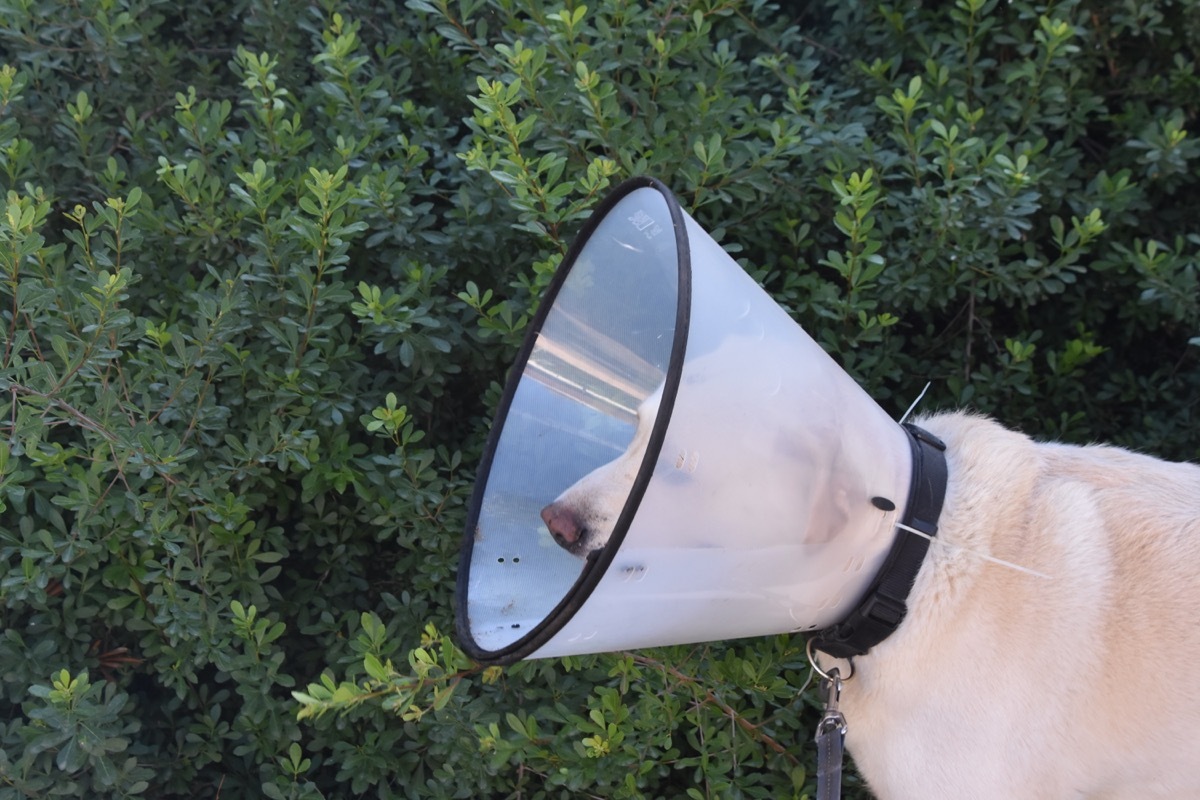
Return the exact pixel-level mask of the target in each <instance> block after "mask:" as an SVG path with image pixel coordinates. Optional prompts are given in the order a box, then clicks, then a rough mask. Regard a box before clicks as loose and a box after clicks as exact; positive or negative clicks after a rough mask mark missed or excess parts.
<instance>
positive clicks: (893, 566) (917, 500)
mask: <svg viewBox="0 0 1200 800" xmlns="http://www.w3.org/2000/svg"><path fill="white" fill-rule="evenodd" d="M903 427H904V431H905V433H907V434H908V440H909V445H910V446H911V447H912V481H911V483H910V485H909V490H908V503H907V505H906V506H905V511H904V518H903V520H901V524H902V526H903V527H901V528H898V529H897V533H896V539H895V541H894V542H893V543H892V548H891V550H890V551H889V552H888V554H887V557H886V558H885V559H884V561H883V566H882V567H880V569H879V572H878V573H876V575H875V579H874V580H873V581H872V582H871V584H870V586H868V587H867V591H866V593H865V594H864V595H863V598H862V600H861V601H859V603H858V605H857V606H855V607H854V609H853V610H852V611H851V612H850V613H849V614H848V615H847V616H846V617H845V618H844V619H843V620H842V621H841V622H838V623H835V624H833V625H830V626H829V627H827V628H825V629H824V630H820V631H817V632H815V633H814V634H812V639H813V647H814V648H816V649H817V650H820V651H821V652H823V653H827V654H829V655H831V656H833V657H835V658H850V657H852V656H860V655H863V654H865V653H866V652H867V651H868V650H870V649H871V648H872V647H874V646H875V645H877V644H879V643H880V642H882V641H883V640H884V639H886V638H887V637H888V636H890V635H891V634H892V633H893V632H894V631H895V630H896V628H898V627H899V626H900V623H901V622H902V621H903V620H904V616H905V614H907V613H908V603H907V601H908V595H909V592H911V591H912V587H913V583H914V582H915V581H916V578H917V572H919V571H920V569H921V564H922V562H923V561H924V560H925V554H926V552H927V551H928V550H929V541H930V538H932V537H933V536H936V535H937V522H938V517H939V516H940V515H941V512H942V501H943V500H944V499H945V497H946V480H947V470H946V456H945V449H946V445H945V444H944V443H943V442H942V441H941V440H940V439H938V438H937V437H936V436H934V435H933V434H931V433H929V432H927V431H925V430H923V429H921V428H918V427H917V426H915V425H913V424H911V423H908V424H905V425H904V426H903ZM876 502H877V504H878V503H889V502H890V501H888V500H886V499H883V498H876ZM906 529H907V530H906ZM910 531H911V532H910Z"/></svg>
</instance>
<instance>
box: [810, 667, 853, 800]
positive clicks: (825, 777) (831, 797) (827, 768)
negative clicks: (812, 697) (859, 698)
mask: <svg viewBox="0 0 1200 800" xmlns="http://www.w3.org/2000/svg"><path fill="white" fill-rule="evenodd" d="M821 691H822V693H824V695H825V715H824V716H823V717H821V722H820V723H819V724H818V725H817V736H816V740H817V797H816V800H838V798H840V797H841V796H842V753H843V749H844V747H843V746H844V744H845V741H846V717H845V716H843V715H842V712H841V711H839V710H838V700H839V699H840V698H841V695H842V677H841V674H840V673H839V672H838V670H837V669H836V668H834V669H831V670H829V674H828V675H826V676H825V677H823V678H822V679H821Z"/></svg>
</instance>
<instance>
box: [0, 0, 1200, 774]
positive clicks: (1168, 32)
mask: <svg viewBox="0 0 1200 800" xmlns="http://www.w3.org/2000/svg"><path fill="white" fill-rule="evenodd" d="M0 18H2V19H3V20H4V25H3V26H2V27H0V65H2V66H0V175H2V178H0V180H2V181H3V189H4V194H5V197H4V200H3V208H2V209H0V210H2V213H0V337H2V344H0V397H2V398H3V407H2V410H0V565H2V570H3V571H2V572H0V609H2V611H0V614H2V620H3V627H4V631H3V633H2V634H0V798H7V797H48V796H70V797H81V796H87V797H100V798H108V797H114V798H115V797H127V796H139V795H140V796H148V797H221V798H233V797H244V796H245V797H258V796H265V797H270V798H284V797H289V798H293V797H294V798H312V797H338V798H340V797H357V796H369V797H381V798H387V797H405V798H419V797H431V798H434V797H497V798H499V797H576V796H585V797H631V798H632V797H665V798H675V797H685V796H686V797H696V798H706V797H771V798H779V797H801V796H802V795H803V794H804V793H805V792H809V791H811V789H812V773H813V770H812V766H811V765H812V759H813V749H812V746H811V744H810V741H811V734H812V731H813V729H814V725H815V721H816V718H817V712H816V711H815V710H814V707H813V705H814V702H815V701H814V700H813V698H812V697H811V695H810V694H807V693H806V694H804V695H803V696H802V697H800V698H799V699H798V698H797V697H796V694H797V692H798V691H799V690H800V688H801V687H802V685H803V684H804V682H805V679H806V677H807V674H808V668H807V664H806V661H805V658H804V655H803V643H802V642H801V641H800V640H798V639H794V638H791V637H786V636H780V637H776V638H773V639H761V640H749V641H741V642H736V643H728V644H713V645H709V646H697V647H687V648H670V649H664V650H659V651H651V652H640V653H619V654H613V655H608V656H601V657H591V658H571V659H564V660H562V661H548V662H529V663H524V664H521V665H518V666H516V667H512V668H509V669H506V670H498V669H489V670H481V669H479V668H477V667H475V666H473V665H471V664H469V663H467V662H466V660H465V659H464V658H463V656H462V655H461V653H459V652H458V651H457V649H456V648H455V647H454V646H453V644H452V643H451V642H450V641H449V640H448V639H447V638H446V637H445V636H444V635H443V634H442V633H441V632H442V631H448V630H450V628H451V625H452V623H451V620H452V609H451V595H452V587H453V580H454V575H455V565H456V558H457V550H458V542H459V535H460V531H461V530H462V527H463V524H464V516H465V513H464V504H465V502H466V498H467V496H468V495H469V492H470V488H471V484H472V468H473V465H474V464H475V463H476V462H477V460H478V458H479V456H480V451H481V447H482V442H483V439H484V437H485V433H486V429H487V425H488V424H489V421H490V418H491V415H492V413H493V410H494V408H495V404H496V401H497V399H498V395H499V389H498V386H499V382H500V381H502V379H503V376H504V371H505V368H506V367H507V365H508V364H510V363H511V360H512V357H513V354H514V350H515V347H516V346H517V344H518V342H519V341H520V339H521V336H522V334H523V329H524V327H525V325H526V322H527V320H528V319H529V316H530V314H531V312H532V310H533V309H534V308H535V306H536V304H537V301H538V297H539V295H540V292H541V289H542V288H543V287H544V286H545V285H546V283H547V282H548V280H549V277H550V275H551V274H552V273H553V270H554V268H555V267H556V266H557V264H558V263H559V260H560V259H561V257H562V255H563V253H564V252H565V249H566V247H567V246H568V245H569V243H570V241H571V238H572V236H573V234H574V232H575V231H576V230H577V229H578V226H579V222H580V220H582V219H584V218H585V217H586V216H587V214H588V212H589V210H590V209H591V208H592V207H593V206H594V204H595V203H596V202H597V200H598V199H599V198H600V197H601V196H603V194H604V192H605V191H606V189H607V188H608V187H609V186H610V185H612V184H613V183H615V182H616V181H617V180H619V179H621V178H623V177H626V176H629V175H634V174H652V175H656V176H658V177H661V178H662V179H664V180H665V181H666V182H667V183H669V184H670V185H671V186H672V187H673V188H674V189H675V191H676V192H677V193H678V195H679V197H680V198H681V200H682V202H683V203H684V204H685V205H686V206H687V207H688V208H689V210H691V211H692V212H693V213H694V214H695V215H696V216H697V218H698V219H699V220H700V221H701V223H702V224H704V225H705V226H706V227H707V229H708V230H709V231H710V232H712V233H713V235H714V237H715V238H717V239H718V240H719V241H721V242H722V243H723V244H724V245H725V246H726V247H727V248H728V249H729V251H730V252H731V253H733V254H734V255H735V257H737V258H738V259H740V260H741V262H742V263H743V264H744V266H745V267H746V268H747V269H748V270H749V271H750V272H751V273H752V274H753V275H754V276H755V278H757V279H758V280H759V281H760V282H761V283H762V284H763V285H764V286H765V287H766V288H767V289H768V290H769V291H770V292H771V293H772V294H773V295H774V296H775V297H776V298H777V299H778V301H779V302H780V303H781V304H782V305H783V306H784V307H785V308H787V309H788V310H789V311H790V312H791V313H792V314H793V315H794V316H795V318H796V319H797V320H798V321H799V322H801V323H802V324H803V325H804V326H805V327H806V328H807V329H808V330H809V331H810V332H811V333H812V334H813V336H814V337H815V338H817V339H818V340H819V341H820V342H821V344H822V345H823V346H824V347H825V348H826V349H828V350H829V351H830V352H831V353H832V354H833V355H834V356H835V357H836V358H838V359H839V361H840V362H841V363H842V364H844V365H845V367H846V369H847V370H849V371H850V372H851V373H852V374H854V375H855V376H856V377H857V378H859V379H860V380H861V382H862V383H863V385H864V386H865V387H866V388H867V389H868V390H869V391H870V392H871V393H872V394H873V395H874V396H875V397H876V398H877V399H878V400H879V401H880V403H881V404H883V405H884V406H885V407H886V408H888V409H889V410H891V411H894V412H895V413H896V414H897V415H899V413H901V412H902V411H903V410H904V408H905V407H906V406H907V404H908V402H909V401H910V400H911V399H912V398H913V397H915V396H916V395H917V393H918V392H919V391H920V389H921V387H922V386H923V385H924V384H925V383H926V382H927V381H932V383H933V388H932V389H931V392H930V398H931V399H929V400H927V401H926V407H927V408H930V407H936V406H971V407H974V408H977V409H980V410H982V411H985V412H988V413H992V414H994V415H996V416H997V417H999V418H1000V419H1002V420H1003V421H1005V422H1006V423H1008V424H1010V425H1013V426H1015V427H1019V428H1022V429H1024V430H1026V431H1028V432H1030V433H1032V434H1035V435H1038V436H1045V437H1059V438H1064V439H1068V440H1072V441H1088V440H1094V439H1106V440H1110V441H1115V442H1118V443H1121V444H1124V445H1128V446H1132V447H1137V448H1141V449H1144V450H1147V451H1149V452H1154V453H1157V454H1161V455H1164V456H1168V457H1173V458H1196V457H1197V456H1200V441H1198V440H1197V438H1196V435H1195V430H1196V429H1197V425H1198V423H1200V419H1198V414H1200V411H1198V406H1197V402H1196V398H1197V397H1200V369H1198V367H1197V356H1198V354H1200V346H1198V345H1200V301H1198V299H1197V298H1198V296H1200V292H1198V287H1197V270H1198V267H1200V263H1198V262H1200V223H1198V222H1197V220H1198V219H1200V214H1198V213H1197V211H1198V210H1200V181H1198V179H1197V174H1198V173H1200V170H1198V168H1197V165H1198V163H1200V144H1198V141H1200V140H1198V139H1197V137H1196V135H1195V129H1196V126H1197V114H1198V111H1200V74H1198V73H1197V70H1196V64H1195V58H1196V52H1197V45H1198V44H1200V42H1198V39H1200V3H1198V2H1196V0H1175V1H1174V2H1167V1H1166V0H1159V2H1133V0H1091V1H1090V2H1079V1H1074V0H1067V1H1066V2H1058V3H1047V4H1038V3H1030V2H1023V1H1022V0H1014V2H999V1H998V0H958V2H957V3H956V4H955V7H954V8H945V7H941V6H936V5H934V6H931V7H930V8H929V9H927V10H926V9H922V8H919V7H916V6H915V5H914V4H896V5H886V4H857V3H849V4H847V3H841V2H836V1H834V0H829V1H828V2H812V3H807V4H773V3H768V2H765V0H744V1H740V2H739V0H657V1H656V2H648V3H632V2H628V1H627V0H596V2H595V3H593V4H592V5H587V6H585V5H583V4H582V3H579V2H574V0H566V2H564V3H563V4H561V5H560V4H558V3H549V4H544V3H542V2H540V0H455V2H450V0H409V1H408V3H407V5H406V7H404V8H400V7H393V6H392V5H391V4H378V3H366V2H351V0H345V2H336V1H335V0H321V2H315V3H302V2H292V1H290V0H275V2H261V1H260V0H217V1H216V2H211V3H204V4H191V5H189V4H179V3H168V2H166V1H165V0H79V2H76V3H71V4H62V3H58V2H56V1H55V0H0ZM850 724H851V725H853V724H854V723H853V720H850ZM855 792H860V793H861V792H862V790H861V789H859V788H856V787H855V785H854V782H853V779H850V780H849V781H848V794H849V795H850V796H854V795H855ZM861 796H865V794H862V795H861Z"/></svg>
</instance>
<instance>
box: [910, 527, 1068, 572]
mask: <svg viewBox="0 0 1200 800" xmlns="http://www.w3.org/2000/svg"><path fill="white" fill-rule="evenodd" d="M896 527H897V528H899V529H900V530H902V531H907V532H909V533H912V534H915V535H917V536H920V537H921V538H922V539H928V540H929V541H931V542H936V543H937V544H943V545H946V546H947V547H953V548H956V549H958V550H961V551H962V552H964V553H968V554H970V555H973V556H975V557H976V558H982V559H983V560H984V561H991V562H992V563H993V564H999V565H1000V566H1002V567H1008V568H1009V569H1015V570H1016V571H1017V572H1024V573H1025V574H1026V575H1032V576H1034V577H1035V578H1045V579H1046V580H1048V581H1049V580H1053V578H1052V577H1051V576H1049V575H1047V574H1046V573H1044V572H1038V571H1037V570H1035V569H1030V568H1029V567H1022V566H1021V565H1020V564H1014V563H1012V562H1011V561H1005V560H1004V559H1002V558H996V557H995V556H989V555H985V554H983V553H977V552H975V551H974V550H970V549H968V548H966V547H963V546H962V545H957V544H954V543H953V542H947V541H945V540H944V539H938V538H936V537H933V536H930V535H929V534H927V533H923V532H921V531H919V530H917V529H916V528H910V527H909V526H907V525H905V524H904V523H902V522H897V523H896Z"/></svg>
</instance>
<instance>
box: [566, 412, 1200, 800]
mask: <svg viewBox="0 0 1200 800" xmlns="http://www.w3.org/2000/svg"><path fill="white" fill-rule="evenodd" d="M647 402H648V403H651V404H653V403H654V402H656V401H655V399H654V396H653V395H652V396H651V398H650V399H649V400H648V401H647ZM652 410H653V409H646V408H643V409H642V412H643V413H642V414H641V417H642V418H643V419H653V417H654V414H653V413H647V412H648V411H652ZM918 424H919V425H920V426H921V427H922V428H924V429H925V430H927V431H929V432H930V433H932V434H934V435H935V436H937V437H939V438H940V439H942V440H943V441H944V442H945V443H946V445H947V447H946V460H947V465H948V471H949V482H948V485H947V490H946V499H945V504H944V506H943V510H942V514H941V517H940V519H939V532H938V536H937V538H936V539H935V540H934V543H933V544H932V545H931V546H930V548H929V552H928V554H927V555H926V557H925V561H924V563H923V565H922V567H921V570H920V572H919V573H918V575H917V579H916V583H915V585H914V587H913V591H912V593H911V594H910V595H909V598H908V609H909V611H908V615H907V617H906V618H905V619H904V621H903V622H902V623H901V624H900V627H899V628H898V629H897V630H896V632H895V633H893V634H892V635H891V636H890V637H889V638H887V639H885V640H884V641H883V642H882V643H880V644H878V645H876V646H875V647H874V648H873V649H872V650H871V651H870V652H869V653H867V654H866V655H865V656H860V657H858V658H856V659H855V660H854V670H855V672H854V677H853V678H852V679H851V680H849V681H847V682H846V683H845V685H844V689H843V693H842V697H841V708H842V710H843V711H844V712H845V715H846V719H847V722H848V724H849V732H848V734H847V739H846V743H847V747H848V749H849V750H850V752H851V754H852V755H853V756H854V759H855V761H856V763H857V765H858V767H859V770H860V771H861V773H862V774H863V775H864V776H865V778H866V780H867V782H868V783H869V785H870V787H871V789H872V791H874V793H875V794H876V795H877V796H878V797H879V798H881V800H941V799H944V800H1015V799H1016V798H1022V800H1032V799H1034V798H1046V800H1059V799H1060V798H1078V799H1079V800H1083V799H1084V798H1088V799H1089V800H1132V799H1133V798H1138V799H1139V800H1146V799H1147V798H1170V799H1171V800H1182V798H1200V466H1196V465H1192V464H1179V463H1168V462H1164V461H1161V460H1158V459H1155V458H1151V457H1149V456H1145V455H1139V454H1137V453H1132V452H1129V451H1126V450H1121V449H1117V448H1113V447H1104V446H1091V447H1076V446H1069V445H1061V444H1041V443H1036V442H1034V441H1032V440H1030V439H1029V438H1027V437H1026V436H1023V435H1021V434H1019V433H1015V432H1012V431H1009V430H1007V429H1005V428H1003V427H1001V426H1000V425H998V424H996V423H995V422H992V421H990V420H988V419H984V418H981V417H977V416H971V415H967V414H959V413H952V414H944V415H936V416H930V417H926V418H924V419H922V420H919V421H918ZM640 427H646V426H640ZM647 438H648V432H646V431H639V432H638V433H637V434H636V435H635V437H634V439H633V443H632V444H631V446H630V449H629V451H627V452H626V453H625V454H624V455H623V456H621V457H619V458H618V459H616V460H614V461H613V462H611V463H610V464H606V465H604V466H602V467H600V468H599V469H597V470H595V471H594V472H592V473H591V474H589V475H587V476H585V477H584V478H582V479H581V480H580V481H579V482H578V483H576V484H575V485H573V486H572V487H570V488H569V489H567V490H566V491H565V492H563V494H562V495H560V496H559V497H558V498H557V499H556V500H555V501H554V502H552V503H551V504H550V505H548V506H547V507H546V508H545V509H544V510H543V512H542V518H543V520H544V521H545V523H546V526H547V528H548V529H549V531H550V532H551V534H552V535H553V536H554V537H555V538H556V540H558V542H559V543H560V544H562V545H563V546H564V547H567V548H568V549H570V550H571V551H572V552H575V553H577V554H580V555H584V554H586V553H587V552H589V551H590V550H592V549H595V548H597V547H600V546H602V545H603V544H604V542H605V541H607V539H608V536H609V535H610V534H611V532H612V525H613V524H614V521H615V518H616V515H617V513H618V512H619V511H620V508H621V503H622V502H623V501H624V497H625V492H626V490H627V488H628V486H629V485H630V482H631V481H632V477H631V476H632V473H629V470H630V469H632V470H636V469H637V465H638V464H640V463H641V456H642V455H643V453H644V450H645V447H646V439H647ZM639 448H641V451H642V452H638V449H639ZM626 473H628V475H627V474H626ZM989 559H990V560H989ZM999 561H1004V562H1008V563H1009V564H1012V565H1019V566H1020V567H1022V568H1024V570H1025V571H1022V570H1019V569H1015V568H1012V567H1009V566H1005V565H1004V564H1001V563H998V562H999ZM1033 573H1039V574H1040V575H1041V577H1039V575H1036V574H1033ZM833 663H836V662H829V663H828V664H826V666H832V664H833ZM841 671H842V673H843V674H846V673H848V672H849V668H848V667H847V666H846V665H845V664H842V665H841Z"/></svg>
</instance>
